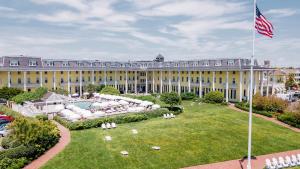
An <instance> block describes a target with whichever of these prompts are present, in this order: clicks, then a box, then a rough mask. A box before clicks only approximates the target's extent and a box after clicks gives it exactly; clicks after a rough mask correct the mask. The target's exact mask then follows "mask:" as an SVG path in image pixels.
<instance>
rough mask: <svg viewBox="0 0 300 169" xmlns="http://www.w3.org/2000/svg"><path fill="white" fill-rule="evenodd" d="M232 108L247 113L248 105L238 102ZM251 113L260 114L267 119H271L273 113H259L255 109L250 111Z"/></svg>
mask: <svg viewBox="0 0 300 169" xmlns="http://www.w3.org/2000/svg"><path fill="white" fill-rule="evenodd" d="M234 106H235V107H236V108H239V109H241V110H244V111H249V104H248V103H245V102H239V103H236V104H234ZM252 112H253V113H255V114H261V115H263V116H267V117H273V112H268V111H259V110H255V109H252Z"/></svg>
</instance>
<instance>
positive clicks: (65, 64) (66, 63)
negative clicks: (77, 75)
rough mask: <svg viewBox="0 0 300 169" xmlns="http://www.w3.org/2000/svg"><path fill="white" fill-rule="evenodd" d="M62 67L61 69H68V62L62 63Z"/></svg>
mask: <svg viewBox="0 0 300 169" xmlns="http://www.w3.org/2000/svg"><path fill="white" fill-rule="evenodd" d="M62 66H63V67H68V66H70V64H69V62H63V63H62Z"/></svg>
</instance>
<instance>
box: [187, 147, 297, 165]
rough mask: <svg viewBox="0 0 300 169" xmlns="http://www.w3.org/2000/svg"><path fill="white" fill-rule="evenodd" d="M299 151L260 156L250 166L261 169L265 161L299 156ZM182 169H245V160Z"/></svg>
mask: <svg viewBox="0 0 300 169" xmlns="http://www.w3.org/2000/svg"><path fill="white" fill-rule="evenodd" d="M299 153H300V150H292V151H287V152H280V153H274V154H267V155H262V156H257V157H256V159H253V160H251V165H252V168H253V169H263V168H264V167H265V160H266V159H267V158H268V159H271V158H273V157H275V158H277V159H278V157H280V156H281V157H283V158H284V157H285V156H287V155H289V156H291V155H292V154H299ZM184 169H247V160H244V161H241V160H231V161H225V162H219V163H212V164H205V165H199V166H193V167H187V168H184Z"/></svg>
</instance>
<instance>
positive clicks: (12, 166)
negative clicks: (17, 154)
mask: <svg viewBox="0 0 300 169" xmlns="http://www.w3.org/2000/svg"><path fill="white" fill-rule="evenodd" d="M27 163H28V160H27V159H26V158H24V157H23V158H19V159H9V158H3V159H0V169H19V168H22V167H23V166H25V165H26V164H27Z"/></svg>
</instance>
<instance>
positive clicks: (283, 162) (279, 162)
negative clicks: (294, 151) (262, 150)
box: [277, 157, 287, 168]
mask: <svg viewBox="0 0 300 169" xmlns="http://www.w3.org/2000/svg"><path fill="white" fill-rule="evenodd" d="M284 167H287V164H286V163H285V161H284V159H283V158H282V157H279V158H278V165H277V168H284Z"/></svg>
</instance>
